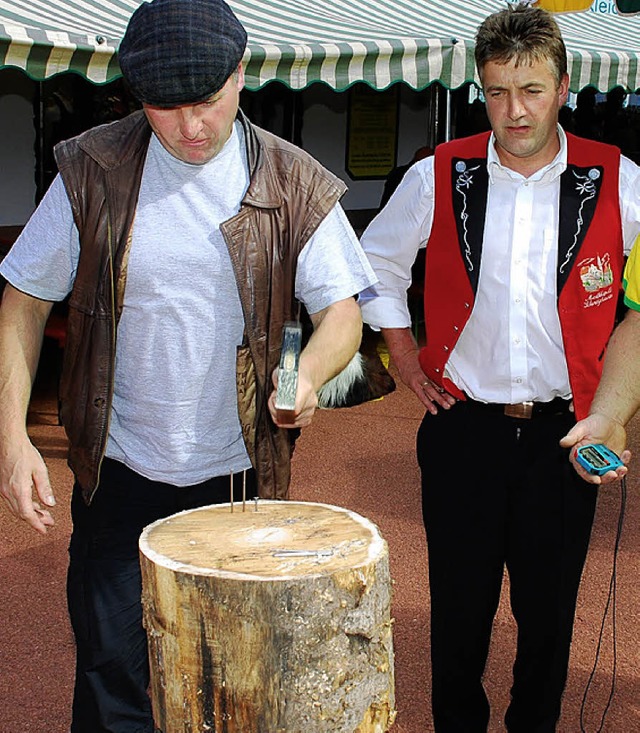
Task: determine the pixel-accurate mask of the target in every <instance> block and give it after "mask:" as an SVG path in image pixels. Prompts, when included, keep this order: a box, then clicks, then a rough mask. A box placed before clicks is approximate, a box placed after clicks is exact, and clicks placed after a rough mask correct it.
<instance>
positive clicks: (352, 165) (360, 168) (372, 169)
mask: <svg viewBox="0 0 640 733" xmlns="http://www.w3.org/2000/svg"><path fill="white" fill-rule="evenodd" d="M348 120H349V122H348V128H349V129H348V134H347V164H346V169H347V172H348V173H349V175H350V176H351V178H386V177H387V175H388V174H389V172H390V171H391V169H392V168H394V167H395V165H396V150H397V146H398V86H397V85H394V86H392V87H390V88H389V89H385V90H384V91H377V90H375V89H371V87H368V86H367V85H366V84H357V85H355V86H353V87H351V89H350V91H349V117H348Z"/></svg>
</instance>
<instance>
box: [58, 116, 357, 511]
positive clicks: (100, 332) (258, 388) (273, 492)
mask: <svg viewBox="0 0 640 733" xmlns="http://www.w3.org/2000/svg"><path fill="white" fill-rule="evenodd" d="M238 118H239V120H240V122H241V123H242V125H243V128H244V132H245V140H246V145H247V156H248V161H249V171H250V179H251V180H250V184H249V188H248V190H247V193H246V195H245V197H244V199H243V201H242V203H241V207H240V211H239V213H238V214H237V215H236V216H234V217H232V218H231V219H229V220H228V221H226V222H224V223H223V224H222V226H221V231H222V233H223V236H224V238H225V241H226V243H227V246H228V248H229V254H230V255H231V261H232V263H233V268H234V272H235V276H236V283H237V287H238V291H239V294H240V301H241V303H242V309H243V313H244V320H245V343H244V345H243V346H242V347H240V349H238V354H237V387H238V389H237V391H238V412H239V416H240V423H241V425H242V432H243V437H244V441H245V444H246V447H247V451H248V453H249V456H250V458H251V462H252V464H253V466H254V467H255V468H256V471H257V476H258V490H259V494H260V496H261V497H263V498H278V499H284V498H286V497H287V493H288V487H289V479H290V460H291V452H292V449H293V441H292V431H288V430H283V429H280V428H277V427H276V426H275V425H274V423H273V421H272V420H271V417H270V415H269V411H268V408H267V398H268V395H269V392H270V390H271V373H272V371H273V369H274V368H275V367H276V366H277V364H278V361H279V358H280V346H281V340H282V326H283V324H284V322H285V321H287V320H290V319H293V318H295V317H296V308H297V304H296V302H295V298H294V281H295V272H296V263H297V258H298V255H299V253H300V251H301V250H302V248H303V247H304V245H305V244H306V242H307V241H308V240H309V238H310V237H311V235H312V234H313V233H314V232H315V230H316V229H317V227H318V225H319V224H320V222H321V221H322V220H323V219H324V217H325V216H326V215H327V214H328V213H329V211H330V210H331V208H332V207H333V206H334V205H335V204H336V203H337V201H338V200H339V199H340V197H341V196H342V195H343V193H344V192H345V190H346V186H345V185H344V183H343V182H342V181H340V180H339V179H337V178H336V177H335V176H333V174H331V173H330V172H329V171H327V170H325V169H324V168H323V167H322V166H321V165H320V164H319V163H318V162H317V161H315V160H313V158H311V157H310V156H309V155H307V154H306V153H305V152H304V151H302V150H300V149H299V148H296V147H295V146H293V145H291V144H289V143H287V142H285V141H284V140H281V139H280V138H278V137H276V136H274V135H272V134H270V133H268V132H266V131H264V130H261V129H260V128H257V127H255V126H254V125H252V124H251V123H250V122H249V121H248V120H247V119H246V117H245V116H244V115H243V114H242V112H239V113H238ZM150 134H151V130H150V128H149V125H148V123H147V121H146V117H145V116H144V113H142V112H135V113H134V114H132V115H130V116H129V117H127V118H125V119H124V120H120V121H118V122H114V123H111V124H109V125H103V126H100V127H97V128H94V129H93V130H89V131H88V132H86V133H83V134H82V135H80V136H78V137H77V138H74V139H72V140H69V141H66V142H64V143H60V144H59V145H58V146H57V147H56V149H55V156H56V161H57V163H58V168H59V170H60V174H61V176H62V179H63V181H64V184H65V187H66V190H67V194H68V196H69V199H70V201H71V207H72V209H73V215H74V219H75V223H76V226H77V228H78V231H79V233H80V260H79V263H78V271H77V275H76V279H75V283H74V286H73V290H72V292H71V295H70V299H69V324H68V336H67V344H66V348H65V355H64V368H63V374H62V379H61V388H60V391H61V400H62V409H61V415H62V421H63V424H64V426H65V429H66V432H67V435H68V437H69V443H70V448H69V465H70V467H71V469H72V471H73V472H74V474H75V477H76V479H77V481H78V482H79V484H80V486H81V487H82V489H83V495H84V497H85V500H86V501H87V503H88V502H90V501H91V498H92V496H93V494H94V492H95V490H96V488H97V485H98V480H99V474H100V465H101V462H102V459H103V457H104V453H105V448H106V443H107V436H108V432H109V416H110V411H111V401H112V394H113V383H114V367H115V346H116V338H117V323H118V316H119V313H120V310H121V308H122V303H123V298H124V289H125V283H126V276H127V260H128V254H129V247H130V231H131V227H132V223H133V217H134V214H135V208H136V203H137V200H138V193H139V188H140V180H141V177H142V169H143V165H144V160H145V156H146V151H147V146H148V142H149V138H150Z"/></svg>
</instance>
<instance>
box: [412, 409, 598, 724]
mask: <svg viewBox="0 0 640 733" xmlns="http://www.w3.org/2000/svg"><path fill="white" fill-rule="evenodd" d="M574 423H575V418H574V416H573V415H572V414H571V413H568V412H565V413H564V414H546V415H538V416H534V417H533V418H532V419H530V420H526V419H518V418H511V417H506V416H505V415H504V414H503V413H501V412H499V411H493V410H492V409H490V408H485V407H483V406H479V405H478V403H464V402H459V403H457V404H456V405H454V406H453V407H452V408H451V410H449V411H446V410H442V409H441V410H440V411H439V412H438V414H437V415H436V416H433V415H430V414H428V413H427V415H426V416H425V418H424V420H423V422H422V424H421V427H420V429H419V431H418V436H417V451H418V461H419V464H420V468H421V471H422V498H423V517H424V523H425V528H426V533H427V546H428V554H429V583H430V594H431V661H432V671H433V697H432V705H433V715H434V722H435V728H436V731H438V733H480V732H482V733H484V732H485V731H486V730H487V724H488V721H489V704H488V701H487V697H486V694H485V691H484V688H483V685H482V675H483V672H484V668H485V664H486V660H487V655H488V650H489V643H490V637H491V626H492V621H493V618H494V615H495V613H496V610H497V607H498V601H499V597H500V590H501V584H502V579H503V571H504V568H505V566H506V568H507V570H508V573H509V581H510V589H511V609H512V612H513V615H514V618H515V620H516V622H517V626H518V642H517V654H516V659H515V664H514V667H513V686H512V689H511V703H510V705H509V709H508V711H507V714H506V718H505V722H506V726H507V730H508V731H509V732H510V733H552V731H555V726H556V722H557V720H558V717H559V715H560V703H561V698H562V692H563V690H564V686H565V682H566V676H567V667H568V660H569V649H570V644H571V634H572V629H573V618H574V612H575V604H576V598H577V593H578V587H579V583H580V577H581V574H582V569H583V567H584V562H585V558H586V553H587V548H588V544H589V537H590V533H591V526H592V523H593V516H594V512H595V505H596V495H597V490H596V488H595V487H594V486H592V485H590V484H587V483H586V482H584V481H582V480H581V479H580V478H579V477H578V476H577V474H576V473H575V471H574V470H573V468H572V467H571V466H570V464H569V461H568V453H567V451H566V450H563V449H561V448H560V447H559V445H558V441H559V440H560V438H561V437H562V436H563V435H564V434H565V433H566V432H567V430H568V429H569V428H570V427H571V425H573V424H574Z"/></svg>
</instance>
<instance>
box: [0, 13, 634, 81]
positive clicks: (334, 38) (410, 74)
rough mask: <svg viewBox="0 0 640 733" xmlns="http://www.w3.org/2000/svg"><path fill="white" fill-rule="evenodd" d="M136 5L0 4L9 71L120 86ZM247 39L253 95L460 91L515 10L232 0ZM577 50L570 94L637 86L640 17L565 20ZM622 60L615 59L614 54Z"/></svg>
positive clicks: (1, 58)
mask: <svg viewBox="0 0 640 733" xmlns="http://www.w3.org/2000/svg"><path fill="white" fill-rule="evenodd" d="M138 4H139V0H55V1H54V0H0V68H2V67H17V68H19V69H22V70H23V71H24V72H26V73H27V74H28V75H29V76H30V77H32V78H33V79H37V80H43V79H46V78H49V77H51V76H54V75H55V74H59V73H62V72H66V71H71V72H76V73H78V74H82V75H83V76H85V77H86V78H87V79H89V80H90V81H92V82H94V83H96V84H102V83H105V82H108V81H111V80H113V79H115V78H117V77H118V76H119V75H120V69H119V67H118V61H117V47H118V43H119V40H120V38H121V37H122V34H123V33H124V29H125V27H126V24H127V21H128V19H129V17H130V15H131V13H132V12H133V10H134V9H135V8H136V7H137V6H138ZM229 4H230V5H231V6H232V7H233V9H234V10H235V11H236V13H237V15H238V17H239V18H240V20H241V21H242V22H243V23H244V25H245V26H246V28H247V31H248V34H249V45H248V48H247V52H246V55H245V63H246V79H247V86H248V88H249V89H259V88H260V87H262V86H264V85H265V84H267V83H268V82H270V81H273V80H279V81H281V82H283V83H285V84H287V85H288V86H289V87H291V88H292V89H303V88H305V87H306V86H308V85H309V84H312V83H314V82H323V83H325V84H328V85H329V86H330V87H332V88H333V89H336V90H343V89H346V88H348V87H349V86H351V85H352V84H354V83H356V82H366V83H368V84H370V85H371V86H372V87H374V88H376V89H385V88H386V87H388V86H389V85H390V84H394V83H396V82H404V83H406V84H408V85H409V86H411V87H412V88H414V89H423V88H425V87H426V86H428V85H429V84H431V83H432V82H434V81H439V82H441V83H442V84H444V85H445V86H446V87H448V88H450V89H455V88H458V87H459V86H461V85H462V84H464V83H465V82H467V81H477V78H476V77H475V71H474V63H473V39H474V36H475V32H476V29H477V27H478V25H479V23H480V22H481V21H482V19H483V18H484V17H485V16H486V15H487V14H488V13H490V12H493V11H494V10H498V9H500V8H503V7H505V5H506V0H229ZM556 17H557V20H558V23H559V24H560V26H561V28H562V31H563V35H564V38H565V41H566V43H567V48H568V49H569V66H570V76H571V81H570V88H571V90H572V91H579V90H580V89H581V88H583V87H585V86H588V85H592V86H594V87H596V88H598V89H599V90H600V91H607V90H609V89H611V88H612V87H614V86H617V85H622V86H625V87H626V88H627V89H629V90H635V89H637V88H639V87H640V63H639V62H640V16H616V15H600V14H597V13H594V12H581V13H567V14H559V15H557V16H556ZM612 49H615V50H612Z"/></svg>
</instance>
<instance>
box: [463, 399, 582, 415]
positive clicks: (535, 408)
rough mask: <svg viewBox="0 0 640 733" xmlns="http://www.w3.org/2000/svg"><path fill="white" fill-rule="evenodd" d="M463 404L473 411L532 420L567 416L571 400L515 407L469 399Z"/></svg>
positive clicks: (520, 404) (526, 403) (514, 405)
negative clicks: (551, 416)
mask: <svg viewBox="0 0 640 733" xmlns="http://www.w3.org/2000/svg"><path fill="white" fill-rule="evenodd" d="M463 404H465V405H467V406H468V407H469V409H472V410H482V411H485V412H498V413H502V414H503V415H506V416H507V417H515V418H517V419H519V420H531V418H534V417H540V416H542V415H565V414H567V413H568V412H570V405H571V400H565V399H562V397H556V398H554V399H553V400H551V401H550V402H517V403H515V404H513V405H509V404H501V403H497V402H478V401H477V400H471V399H469V398H467V400H466V402H464V403H463Z"/></svg>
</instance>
